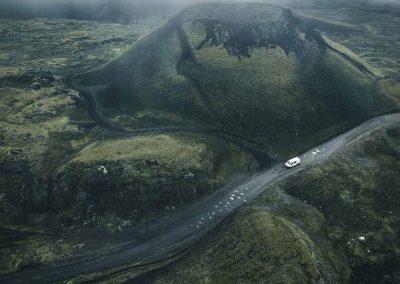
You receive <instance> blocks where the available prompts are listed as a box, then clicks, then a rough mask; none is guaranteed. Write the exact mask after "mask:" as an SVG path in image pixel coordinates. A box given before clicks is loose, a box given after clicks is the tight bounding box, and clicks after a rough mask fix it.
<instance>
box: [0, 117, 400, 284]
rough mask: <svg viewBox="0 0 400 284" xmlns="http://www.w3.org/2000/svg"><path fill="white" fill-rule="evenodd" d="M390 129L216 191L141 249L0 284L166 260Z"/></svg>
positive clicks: (340, 142)
mask: <svg viewBox="0 0 400 284" xmlns="http://www.w3.org/2000/svg"><path fill="white" fill-rule="evenodd" d="M395 123H400V113H396V114H388V115H383V116H379V117H376V118H372V119H370V120H368V121H366V122H364V123H362V124H361V125H359V126H357V127H355V128H354V129H352V130H350V131H348V132H346V133H343V134H341V135H339V136H337V137H336V138H333V139H331V140H330V141H328V142H326V143H324V144H322V145H320V146H318V147H315V148H313V149H311V150H309V151H307V152H305V153H303V154H302V155H301V159H302V163H301V165H299V166H298V167H296V168H294V169H290V170H289V169H286V168H285V167H284V166H283V165H282V164H277V165H275V166H272V167H270V168H268V169H266V170H264V171H263V172H260V173H259V174H256V175H254V176H252V177H251V178H249V179H248V180H247V181H245V182H244V183H243V184H241V185H240V186H236V187H225V188H222V189H221V190H218V191H216V192H214V193H213V194H211V195H209V196H207V197H206V198H204V199H202V200H201V201H199V202H198V203H196V204H195V205H193V206H192V207H190V208H188V210H187V211H186V214H182V215H181V217H180V218H178V219H177V220H176V222H174V223H173V224H171V225H169V226H168V227H167V228H166V229H163V230H162V232H159V233H157V234H154V237H152V238H151V239H148V240H146V241H144V242H142V243H141V244H132V245H127V246H124V248H123V249H121V250H118V251H113V252H109V253H106V254H104V255H101V256H97V257H93V258H86V259H84V260H74V261H73V262H68V261H63V262H62V263H55V264H53V265H49V266H46V267H43V268H38V269H36V270H31V271H26V272H21V273H15V274H9V275H4V276H2V277H1V278H0V282H1V283H51V282H55V281H61V280H65V279H69V278H72V277H74V276H77V275H81V274H89V273H93V272H97V271H102V270H106V269H110V268H115V267H118V266H122V265H128V264H129V267H131V268H132V267H141V266H145V265H147V264H151V263H154V262H158V261H162V260H164V259H167V258H170V257H171V256H174V255H176V254H178V253H179V252H181V251H183V250H186V249H187V248H188V247H190V246H192V245H193V244H194V243H195V242H196V241H197V240H199V239H200V238H201V237H203V236H204V235H205V234H206V233H208V232H209V231H210V230H212V229H213V228H214V227H216V226H217V225H218V224H219V223H220V222H221V221H223V220H224V219H225V218H226V217H227V216H229V215H230V214H231V213H232V212H233V211H235V210H236V209H238V208H239V207H241V206H242V205H243V204H245V203H247V202H249V201H250V200H251V199H253V198H254V197H256V196H257V195H259V194H260V193H261V192H263V191H264V190H265V189H266V188H267V187H269V186H271V185H273V184H276V183H278V182H279V181H281V180H283V179H285V178H287V177H289V176H293V175H295V174H296V173H298V172H300V171H302V170H305V169H307V168H310V167H312V166H314V165H316V164H318V163H321V162H322V161H323V160H325V159H327V158H328V157H329V156H331V155H332V154H334V153H335V152H337V151H338V150H339V149H341V148H342V147H344V146H346V145H347V144H349V143H351V142H353V141H357V140H358V139H360V138H362V137H365V136H366V135H369V134H370V133H371V132H373V131H375V130H378V129H380V128H383V127H388V126H391V125H393V124H395Z"/></svg>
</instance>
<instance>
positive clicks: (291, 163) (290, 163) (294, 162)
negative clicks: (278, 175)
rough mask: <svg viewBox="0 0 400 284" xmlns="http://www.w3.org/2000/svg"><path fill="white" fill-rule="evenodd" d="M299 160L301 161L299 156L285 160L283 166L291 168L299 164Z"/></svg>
mask: <svg viewBox="0 0 400 284" xmlns="http://www.w3.org/2000/svg"><path fill="white" fill-rule="evenodd" d="M300 162H301V161H300V158H299V157H295V158H293V159H290V160H289V161H287V162H286V164H285V166H286V167H287V168H293V167H295V166H297V165H299V164H300Z"/></svg>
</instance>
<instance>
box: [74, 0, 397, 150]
mask: <svg viewBox="0 0 400 284" xmlns="http://www.w3.org/2000/svg"><path fill="white" fill-rule="evenodd" d="M340 48H342V50H339V49H338V48H337V46H335V45H334V43H332V42H331V41H329V42H328V41H327V39H326V38H323V37H322V36H321V35H320V34H319V33H318V32H317V31H315V30H314V29H311V28H310V27H309V26H308V25H307V24H304V23H303V22H301V21H300V20H299V19H298V18H296V17H295V16H294V15H293V14H292V13H291V11H290V10H287V9H283V8H280V7H276V6H271V5H266V4H249V3H237V4H217V3H214V4H201V5H194V6H190V7H188V8H186V9H185V10H184V11H183V12H182V13H181V14H179V15H178V16H176V17H175V18H173V19H172V20H171V21H170V22H169V23H168V24H166V25H165V26H164V27H162V28H160V29H159V30H157V31H155V32H154V33H152V34H150V35H148V36H147V37H145V38H143V39H142V40H141V41H139V42H138V43H136V44H135V45H134V46H132V47H131V48H129V49H128V50H127V51H126V52H125V53H124V54H122V55H121V56H119V57H118V58H115V59H114V60H112V61H110V62H109V63H108V64H106V65H104V66H102V67H101V68H99V69H97V70H94V71H92V72H89V73H85V74H81V75H77V76H74V77H73V78H72V83H73V85H74V86H75V87H77V88H78V89H81V88H84V87H92V86H98V85H102V86H106V88H103V91H102V92H93V94H94V95H95V98H96V101H97V108H98V110H99V111H100V112H101V113H102V115H103V116H104V117H105V118H106V119H108V120H110V121H114V122H116V123H119V124H121V125H124V126H125V127H129V128H135V126H137V125H138V123H139V121H140V117H138V114H140V113H142V112H143V111H150V112H154V113H157V114H158V115H159V113H160V112H161V113H163V114H165V117H173V119H171V118H169V119H167V121H164V122H163V123H164V124H170V125H175V124H176V123H177V121H178V122H179V123H184V124H190V125H193V123H195V124H198V123H199V124H202V125H204V124H205V125H208V126H210V125H212V126H214V127H221V128H222V129H223V130H224V131H225V132H229V133H234V134H236V135H240V136H243V137H247V138H251V139H254V140H256V141H258V142H262V143H264V144H266V145H268V146H270V147H272V149H274V150H275V151H276V152H277V153H278V154H283V155H289V154H293V153H296V152H299V151H301V150H302V149H306V148H309V147H310V146H311V145H313V144H315V143H318V142H321V141H322V140H324V139H327V138H328V137H329V136H331V135H334V134H335V133H337V132H339V131H343V129H344V128H347V127H350V126H351V125H353V124H355V123H357V122H359V121H361V120H363V119H365V118H367V117H370V116H373V115H376V114H378V113H381V112H385V111H389V110H390V109H391V108H392V107H391V104H390V102H389V100H388V99H387V98H386V97H385V95H384V91H383V90H382V88H380V87H379V86H381V84H375V81H376V79H378V78H379V77H378V75H376V74H374V73H373V72H371V70H370V68H368V67H366V65H365V64H364V63H363V62H362V61H360V60H359V58H357V60H355V59H354V58H355V57H353V56H350V55H349V54H351V53H350V51H348V50H343V47H340ZM171 114H173V115H171ZM157 123H159V121H157V122H155V124H156V125H157Z"/></svg>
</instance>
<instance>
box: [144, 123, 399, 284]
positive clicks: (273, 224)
mask: <svg viewBox="0 0 400 284" xmlns="http://www.w3.org/2000/svg"><path fill="white" fill-rule="evenodd" d="M399 149H400V128H399V126H398V125H397V126H394V127H391V128H388V129H384V130H381V131H378V132H375V133H373V135H372V136H370V137H364V138H363V139H361V140H358V141H355V142H353V143H352V144H350V145H349V146H346V147H345V148H344V149H343V150H341V151H340V152H339V153H338V154H337V155H335V156H334V157H332V158H329V159H328V160H327V161H325V162H323V163H322V164H319V165H316V166H315V167H313V168H312V169H310V170H307V171H306V172H301V173H299V174H297V175H296V176H294V177H292V178H289V179H287V180H285V181H283V182H281V183H280V184H278V185H276V186H274V187H272V188H267V189H266V190H265V192H264V193H263V194H262V195H260V196H259V197H258V198H257V199H256V200H255V201H253V202H252V203H251V204H249V205H247V206H246V207H244V208H243V209H241V210H239V212H238V213H237V214H235V216H234V217H233V218H231V219H230V220H229V221H227V222H226V223H225V224H224V225H222V226H221V227H220V228H219V229H218V231H217V232H215V233H213V234H211V235H210V236H209V237H207V238H206V239H205V240H204V241H203V242H202V243H199V244H198V245H197V246H196V247H195V249H194V250H193V251H192V252H190V253H189V255H188V256H185V257H184V258H183V259H182V260H180V261H178V262H176V263H175V264H172V265H170V266H168V267H167V268H164V269H163V270H161V271H159V272H156V273H149V274H146V275H145V276H142V277H143V279H152V280H151V281H155V282H159V283H161V282H163V281H166V282H172V283H174V282H176V281H178V279H179V281H181V282H184V283H189V282H192V283H193V282H196V283H204V282H218V283H230V282H232V281H233V282H235V281H239V282H246V283H247V282H249V283H254V282H263V283H303V282H304V283H313V282H316V281H326V282H328V283H337V282H357V283H369V282H374V283H396V282H398V281H399V280H400V278H399V277H400V270H399V267H400V254H399V252H400V242H399V225H400V223H399V222H400V211H399V206H398V204H399V202H400V191H399V188H400V178H399V175H398V172H399V170H400V168H399V165H400V152H399ZM293 236H295V237H294V238H292V237H293ZM293 260H294V261H293ZM292 261H293V262H292ZM275 276H276V278H275ZM140 279H142V278H140Z"/></svg>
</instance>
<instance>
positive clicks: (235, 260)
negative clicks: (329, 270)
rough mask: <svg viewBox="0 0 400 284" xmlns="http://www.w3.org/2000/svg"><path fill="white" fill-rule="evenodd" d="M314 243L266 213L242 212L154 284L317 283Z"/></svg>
mask: <svg viewBox="0 0 400 284" xmlns="http://www.w3.org/2000/svg"><path fill="white" fill-rule="evenodd" d="M313 247H314V244H313V242H312V241H311V240H310V239H309V238H308V237H307V236H306V235H305V234H304V233H303V232H302V231H301V230H299V228H298V227H297V226H295V225H294V224H293V223H290V222H288V221H286V220H285V219H282V218H280V217H277V216H274V215H271V214H269V213H267V212H266V211H265V210H262V209H256V208H254V209H253V208H248V209H244V210H240V211H239V212H238V213H236V214H235V216H234V217H233V218H232V220H230V221H229V222H227V223H226V224H225V225H224V226H222V227H221V228H220V229H219V230H218V232H217V233H215V234H213V236H212V237H211V238H210V239H209V240H207V241H205V242H203V244H202V245H201V246H200V247H198V248H196V249H195V250H194V251H193V253H191V254H190V256H188V257H186V258H184V259H183V260H181V261H178V262H177V264H175V265H174V266H172V268H170V269H169V270H167V271H168V272H166V271H164V272H163V273H162V274H160V275H159V276H158V277H157V278H156V279H157V280H156V283H174V282H176V281H179V282H184V283H190V282H191V283H193V282H195V283H201V282H216V283H231V282H244V283H254V282H266V283H316V281H317V279H318V278H319V273H318V269H317V264H316V256H315V254H314V252H313Z"/></svg>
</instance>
